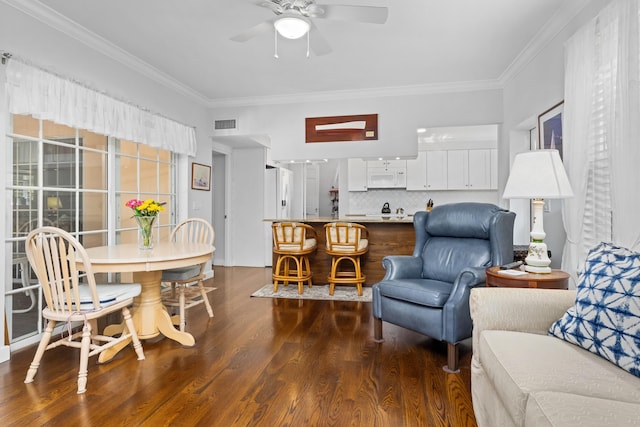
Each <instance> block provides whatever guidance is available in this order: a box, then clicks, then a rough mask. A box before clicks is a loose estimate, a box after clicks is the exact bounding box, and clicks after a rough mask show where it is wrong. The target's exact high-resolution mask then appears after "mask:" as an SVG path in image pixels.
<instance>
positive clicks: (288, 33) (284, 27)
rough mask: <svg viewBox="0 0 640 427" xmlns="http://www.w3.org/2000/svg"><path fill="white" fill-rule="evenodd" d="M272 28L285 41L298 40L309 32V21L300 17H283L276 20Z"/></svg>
mask: <svg viewBox="0 0 640 427" xmlns="http://www.w3.org/2000/svg"><path fill="white" fill-rule="evenodd" d="M273 26H274V27H275V28H276V31H277V32H278V34H280V35H281V36H282V37H285V38H287V39H299V38H300V37H302V36H304V35H305V34H307V33H308V32H309V28H311V26H310V25H309V21H308V20H307V19H306V18H304V17H302V16H291V15H285V16H283V17H282V18H279V19H277V20H276V21H275V22H274V23H273Z"/></svg>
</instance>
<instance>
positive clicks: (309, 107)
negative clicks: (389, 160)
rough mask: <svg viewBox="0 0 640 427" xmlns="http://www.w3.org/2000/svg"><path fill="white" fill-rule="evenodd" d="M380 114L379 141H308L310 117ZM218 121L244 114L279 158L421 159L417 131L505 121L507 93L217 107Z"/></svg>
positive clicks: (243, 120)
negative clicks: (504, 99)
mask: <svg viewBox="0 0 640 427" xmlns="http://www.w3.org/2000/svg"><path fill="white" fill-rule="evenodd" d="M369 113H377V114H378V131H379V139H378V140H377V141H366V142H362V141H360V142H327V143H311V144H306V143H305V118H306V117H317V116H339V115H348V114H369ZM211 116H212V120H213V119H217V118H228V117H235V118H238V120H239V123H240V124H241V129H240V132H242V133H243V134H248V135H250V134H266V135H269V137H270V139H271V157H272V158H273V159H274V160H276V161H288V160H297V161H304V160H320V159H346V158H350V157H370V158H375V157H380V156H382V157H396V156H401V157H415V156H416V155H417V152H418V145H417V139H416V129H418V128H420V127H435V126H456V125H476V124H489V123H501V122H502V91H501V90H482V91H474V92H454V93H434V94H424V95H407V96H386V97H378V98H361V99H335V100H332V101H311V102H306V103H297V104H283V105H260V106H251V107H228V108H215V109H213V110H212V111H211Z"/></svg>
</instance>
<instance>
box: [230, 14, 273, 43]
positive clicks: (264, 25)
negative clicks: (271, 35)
mask: <svg viewBox="0 0 640 427" xmlns="http://www.w3.org/2000/svg"><path fill="white" fill-rule="evenodd" d="M273 21H274V20H273V19H269V20H268V21H264V22H261V23H259V24H258V25H255V26H253V27H251V28H249V29H247V30H245V31H243V32H241V33H240V34H236V35H235V36H233V37H231V40H233V41H234V42H246V41H247V40H249V39H252V38H254V37H255V36H257V35H260V34H262V33H266V32H267V31H269V30H272V29H273Z"/></svg>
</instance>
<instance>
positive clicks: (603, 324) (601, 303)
mask: <svg viewBox="0 0 640 427" xmlns="http://www.w3.org/2000/svg"><path fill="white" fill-rule="evenodd" d="M549 333H550V334H552V335H555V336H557V337H559V338H562V339H563V340H565V341H567V342H570V343H572V344H577V345H579V346H580V347H582V348H584V349H586V350H589V351H590V352H592V353H595V354H597V355H599V356H601V357H604V358H605V359H607V360H609V361H611V362H613V363H615V364H616V365H618V366H619V367H621V368H622V369H624V370H626V371H629V372H631V373H632V374H633V375H635V376H638V377H640V253H637V252H632V251H630V250H628V249H625V248H622V247H619V246H615V245H612V244H610V243H600V244H599V245H598V246H596V247H595V248H593V249H592V250H591V251H589V254H588V255H587V259H586V262H585V269H584V272H583V273H582V275H581V276H580V281H579V283H578V286H577V293H576V304H575V306H574V307H571V308H569V310H567V312H566V314H565V315H564V316H563V317H562V318H561V319H560V320H558V321H557V322H555V323H554V324H553V325H551V328H550V329H549Z"/></svg>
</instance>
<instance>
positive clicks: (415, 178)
mask: <svg viewBox="0 0 640 427" xmlns="http://www.w3.org/2000/svg"><path fill="white" fill-rule="evenodd" d="M426 189H427V152H426V151H419V152H418V158H416V159H415V160H407V190H408V191H421V190H422V191H424V190H426Z"/></svg>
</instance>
